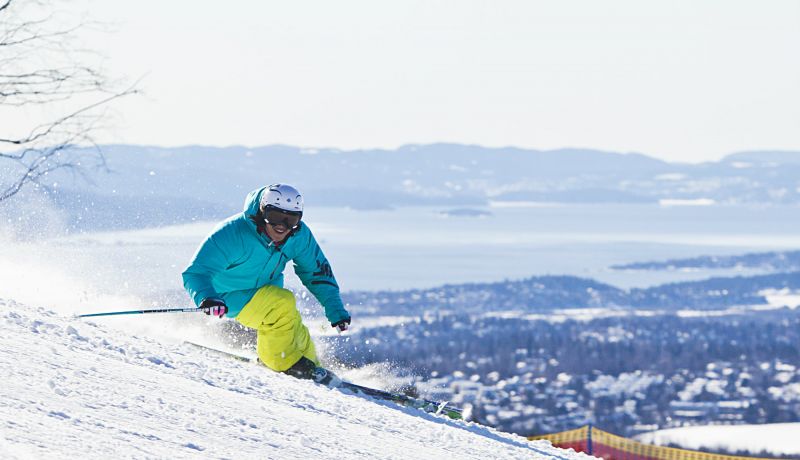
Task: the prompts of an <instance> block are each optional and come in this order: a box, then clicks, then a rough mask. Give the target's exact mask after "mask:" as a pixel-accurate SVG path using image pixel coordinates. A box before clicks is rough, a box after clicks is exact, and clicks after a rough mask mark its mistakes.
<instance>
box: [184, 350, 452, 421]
mask: <svg viewBox="0 0 800 460" xmlns="http://www.w3.org/2000/svg"><path fill="white" fill-rule="evenodd" d="M184 343H185V344H187V345H191V346H193V347H196V348H199V349H202V350H206V351H210V352H212V353H217V354H221V355H224V356H227V357H230V358H233V359H236V360H238V361H243V362H249V363H257V362H258V359H257V358H250V357H247V356H242V355H239V354H236V353H230V352H227V351H223V350H219V349H217V348H212V347H208V346H205V345H201V344H199V343H195V342H190V341H184ZM335 388H338V389H340V390H347V391H349V392H351V393H358V394H362V395H364V396H369V397H371V398H375V399H380V400H383V401H389V402H393V403H396V404H399V405H401V406H404V407H411V408H414V409H419V410H422V411H425V412H428V413H432V414H436V415H445V416H447V417H449V418H451V419H455V420H461V419H462V418H463V415H462V412H461V409H460V408H458V407H453V406H451V405H449V404H447V401H444V402H436V401H431V400H428V399H420V398H412V397H410V396H406V395H404V394H401V393H393V392H391V391H385V390H377V389H375V388H369V387H365V386H362V385H358V384H355V383H351V382H346V381H344V380H342V381H341V383H340V384H339V385H338V386H336V387H335Z"/></svg>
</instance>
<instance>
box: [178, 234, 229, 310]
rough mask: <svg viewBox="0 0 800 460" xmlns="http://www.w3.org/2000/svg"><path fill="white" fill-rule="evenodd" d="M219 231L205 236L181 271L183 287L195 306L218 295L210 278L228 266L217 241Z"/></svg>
mask: <svg viewBox="0 0 800 460" xmlns="http://www.w3.org/2000/svg"><path fill="white" fill-rule="evenodd" d="M221 231H222V230H217V231H216V232H214V233H212V234H211V235H209V237H208V238H206V240H205V241H204V242H203V244H202V245H201V246H200V248H198V250H197V252H196V253H195V255H194V258H193V259H192V262H191V263H190V264H189V266H188V267H187V268H186V270H184V272H183V287H184V288H186V291H187V292H188V293H189V296H191V298H192V300H193V301H194V303H195V305H197V306H200V302H202V301H203V299H206V298H208V297H220V295H219V294H218V293H217V292H216V291H215V290H214V286H213V284H212V283H211V280H212V279H213V278H214V275H216V274H217V273H219V272H221V271H223V270H225V268H226V267H227V266H228V258H227V255H226V254H225V252H224V251H223V249H222V247H221V245H220V244H219V241H218V240H219V238H220V237H221Z"/></svg>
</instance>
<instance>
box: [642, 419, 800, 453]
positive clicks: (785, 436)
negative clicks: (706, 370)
mask: <svg viewBox="0 0 800 460" xmlns="http://www.w3.org/2000/svg"><path fill="white" fill-rule="evenodd" d="M637 439H638V440H639V441H641V442H644V443H647V444H656V445H663V446H665V445H670V444H674V445H676V446H681V447H683V448H686V449H725V450H728V451H729V452H737V451H750V452H752V453H753V454H754V455H755V454H760V453H761V452H768V453H770V454H772V455H797V456H800V423H769V424H766V425H708V426H687V427H682V428H670V429H667V430H659V431H653V432H651V433H644V434H641V435H639V436H637Z"/></svg>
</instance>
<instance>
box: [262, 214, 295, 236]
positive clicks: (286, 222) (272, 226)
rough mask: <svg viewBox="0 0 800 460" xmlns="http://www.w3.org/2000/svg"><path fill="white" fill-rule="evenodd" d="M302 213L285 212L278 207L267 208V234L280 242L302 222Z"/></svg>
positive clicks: (265, 217)
mask: <svg viewBox="0 0 800 460" xmlns="http://www.w3.org/2000/svg"><path fill="white" fill-rule="evenodd" d="M300 217H301V216H300V214H299V213H291V212H284V211H281V210H277V209H266V210H265V212H264V220H265V221H266V223H267V236H269V237H270V239H272V241H275V242H276V243H280V242H281V241H283V240H284V239H286V237H287V236H289V234H291V233H292V230H294V229H295V228H297V226H298V225H299V224H300Z"/></svg>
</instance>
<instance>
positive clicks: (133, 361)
mask: <svg viewBox="0 0 800 460" xmlns="http://www.w3.org/2000/svg"><path fill="white" fill-rule="evenodd" d="M0 309H2V313H0V332H1V333H2V334H0V336H1V337H2V347H0V368H2V370H3V377H4V378H3V382H2V385H0V424H2V432H1V435H0V457H2V458H12V459H14V458H19V459H22V458H59V459H61V458H64V457H65V456H66V457H69V458H231V459H239V458H266V459H269V458H282V459H292V458H297V459H308V458H313V459H327V458H330V459H337V458H349V459H384V458H385V459H396V458H415V459H420V458H431V459H434V458H435V459H444V458H459V459H461V458H476V459H477V458H480V459H483V460H485V459H493V458H502V459H509V458H526V459H560V460H573V459H586V458H590V457H588V456H585V455H583V454H577V453H575V452H573V451H566V450H561V449H556V448H554V447H552V446H550V444H549V443H548V442H546V441H537V442H529V441H527V440H525V439H524V438H522V437H519V436H513V435H509V434H505V433H500V432H497V431H495V430H492V429H490V428H486V427H483V426H480V425H476V424H472V423H466V422H462V421H454V420H449V419H446V418H444V417H437V416H434V415H431V414H427V413H424V412H422V411H419V410H415V409H410V408H402V407H399V406H396V405H393V404H391V403H385V402H378V401H370V400H366V399H363V398H361V397H356V396H352V395H347V394H344V393H342V392H339V391H336V390H331V389H328V388H324V387H319V386H317V385H315V384H313V383H310V382H305V381H298V380H296V379H293V378H291V377H288V376H285V375H282V374H277V373H273V372H271V371H269V370H267V369H265V368H263V367H259V366H258V365H255V364H248V363H240V362H238V361H235V360H232V359H228V358H226V357H222V356H218V355H216V354H213V353H206V352H203V351H200V350H197V349H195V348H194V347H189V346H187V345H178V344H169V343H162V342H158V341H156V340H153V339H151V338H148V337H140V336H132V335H127V334H126V333H124V332H121V331H117V330H114V329H111V328H109V327H106V326H104V325H103V324H102V323H101V322H100V321H96V322H86V321H79V320H76V319H73V318H65V317H61V316H58V315H57V314H55V313H53V312H51V311H48V310H46V309H42V308H38V309H37V308H31V307H28V306H25V305H21V304H18V303H15V302H13V301H7V300H2V299H0Z"/></svg>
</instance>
